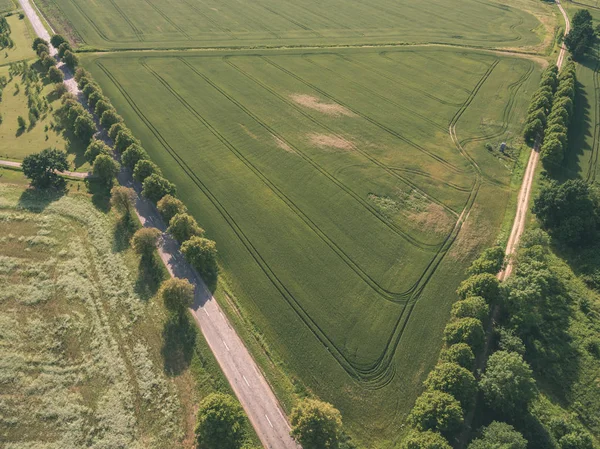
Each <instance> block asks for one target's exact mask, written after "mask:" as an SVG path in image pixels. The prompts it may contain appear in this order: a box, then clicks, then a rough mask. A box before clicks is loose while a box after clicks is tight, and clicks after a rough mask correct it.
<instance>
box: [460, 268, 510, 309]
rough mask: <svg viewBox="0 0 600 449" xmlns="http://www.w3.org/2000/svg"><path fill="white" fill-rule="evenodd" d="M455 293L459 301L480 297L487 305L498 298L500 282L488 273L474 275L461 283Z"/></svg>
mask: <svg viewBox="0 0 600 449" xmlns="http://www.w3.org/2000/svg"><path fill="white" fill-rule="evenodd" d="M456 293H458V296H459V298H461V299H464V298H467V297H469V296H481V297H482V298H484V299H485V300H486V301H487V302H488V303H493V302H495V301H497V300H498V298H499V297H500V281H498V278H496V276H494V275H493V274H490V273H482V274H476V275H474V276H471V277H469V278H467V279H465V280H464V281H462V282H461V284H460V286H459V287H458V290H456Z"/></svg>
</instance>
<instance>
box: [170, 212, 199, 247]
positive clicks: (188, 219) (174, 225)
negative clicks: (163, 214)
mask: <svg viewBox="0 0 600 449" xmlns="http://www.w3.org/2000/svg"><path fill="white" fill-rule="evenodd" d="M167 231H168V232H169V233H170V234H171V235H172V236H173V237H175V240H177V241H178V242H179V243H183V242H185V241H186V240H189V239H190V238H192V237H194V236H198V237H203V236H204V229H202V228H201V227H200V226H198V223H197V222H196V220H195V219H194V217H192V216H191V215H188V214H185V213H182V214H176V215H175V216H174V217H173V218H171V220H170V221H169V228H168V229H167Z"/></svg>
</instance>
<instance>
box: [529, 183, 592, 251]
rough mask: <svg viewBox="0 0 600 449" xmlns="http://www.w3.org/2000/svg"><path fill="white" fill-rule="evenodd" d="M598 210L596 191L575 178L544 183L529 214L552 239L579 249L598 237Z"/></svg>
mask: <svg viewBox="0 0 600 449" xmlns="http://www.w3.org/2000/svg"><path fill="white" fill-rule="evenodd" d="M599 207H600V201H599V198H598V194H597V191H596V190H595V188H594V187H593V186H590V185H589V184H588V183H586V182H584V181H583V180H580V179H577V180H568V181H566V182H564V183H562V184H559V183H558V182H556V181H551V182H549V183H547V184H545V185H544V186H543V187H542V188H541V190H540V193H539V195H538V196H537V198H535V200H534V202H533V209H532V211H533V213H534V214H535V215H536V216H537V218H538V220H540V222H541V223H542V226H543V227H544V228H545V229H546V230H548V232H550V234H551V235H552V236H553V237H555V238H556V239H558V240H559V241H561V242H563V243H564V244H566V245H568V246H570V247H580V246H583V245H584V244H587V245H589V244H590V243H592V242H593V241H594V240H595V239H596V237H597V235H598V226H599V224H600V216H599V211H600V208H599Z"/></svg>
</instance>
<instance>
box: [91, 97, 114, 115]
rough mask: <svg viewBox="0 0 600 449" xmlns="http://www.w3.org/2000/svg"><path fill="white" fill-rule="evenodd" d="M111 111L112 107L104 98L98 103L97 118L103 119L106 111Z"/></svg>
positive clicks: (95, 110)
mask: <svg viewBox="0 0 600 449" xmlns="http://www.w3.org/2000/svg"><path fill="white" fill-rule="evenodd" d="M110 109H112V105H111V104H110V102H109V101H108V99H107V98H106V97H104V98H103V99H101V100H99V101H98V102H97V103H96V106H95V108H94V112H95V113H96V116H98V117H102V114H104V113H105V112H106V111H108V110H110Z"/></svg>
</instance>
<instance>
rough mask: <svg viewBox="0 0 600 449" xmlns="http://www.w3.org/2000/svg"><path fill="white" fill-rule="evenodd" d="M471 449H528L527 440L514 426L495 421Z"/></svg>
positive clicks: (470, 446) (473, 442) (484, 430)
mask: <svg viewBox="0 0 600 449" xmlns="http://www.w3.org/2000/svg"><path fill="white" fill-rule="evenodd" d="M469 449H527V440H526V439H525V438H523V435H521V434H520V433H519V432H517V431H516V430H515V428H514V427H513V426H511V425H509V424H506V423H503V422H497V421H493V422H492V423H491V424H490V425H489V426H487V427H486V428H484V429H483V432H482V434H481V437H479V438H477V439H475V440H473V441H472V442H471V444H469Z"/></svg>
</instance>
